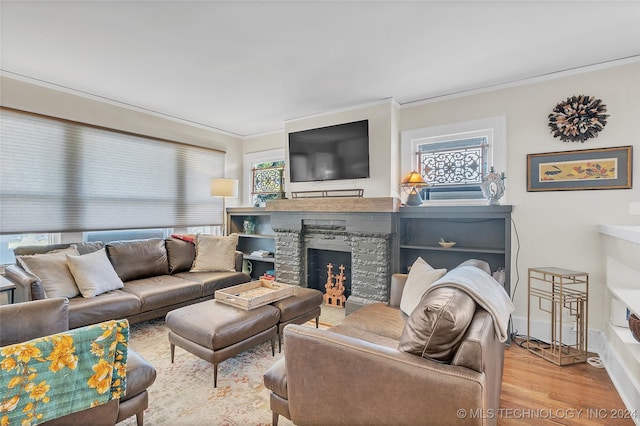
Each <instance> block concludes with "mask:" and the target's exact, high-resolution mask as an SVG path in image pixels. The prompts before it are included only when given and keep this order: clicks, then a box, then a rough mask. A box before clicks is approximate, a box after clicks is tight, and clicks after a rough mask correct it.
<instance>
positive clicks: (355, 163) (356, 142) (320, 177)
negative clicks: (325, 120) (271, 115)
mask: <svg viewBox="0 0 640 426" xmlns="http://www.w3.org/2000/svg"><path fill="white" fill-rule="evenodd" d="M289 173H290V180H291V182H311V181H325V180H339V179H362V178H368V177H369V121H368V120H362V121H355V122H353V123H345V124H337V125H335V126H328V127H321V128H318V129H310V130H303V131H300V132H292V133H289Z"/></svg>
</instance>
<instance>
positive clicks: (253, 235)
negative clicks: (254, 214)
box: [238, 233, 276, 240]
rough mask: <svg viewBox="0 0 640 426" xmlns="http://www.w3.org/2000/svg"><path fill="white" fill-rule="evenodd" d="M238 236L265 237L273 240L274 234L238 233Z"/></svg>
mask: <svg viewBox="0 0 640 426" xmlns="http://www.w3.org/2000/svg"><path fill="white" fill-rule="evenodd" d="M238 236H239V237H241V238H267V239H271V240H273V239H274V238H275V237H276V236H275V235H266V234H242V233H240V234H238Z"/></svg>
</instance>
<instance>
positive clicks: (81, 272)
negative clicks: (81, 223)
mask: <svg viewBox="0 0 640 426" xmlns="http://www.w3.org/2000/svg"><path fill="white" fill-rule="evenodd" d="M67 262H68V263H69V270H71V273H72V274H73V277H74V278H75V280H76V283H77V284H78V288H79V289H80V293H82V296H83V297H95V296H97V295H99V294H102V293H106V292H107V291H111V290H117V289H119V288H122V287H124V284H123V283H122V280H121V279H120V277H119V276H118V274H116V270H115V269H113V265H111V262H109V258H108V257H107V251H106V250H105V249H104V248H101V249H100V250H98V251H94V252H93V253H89V254H84V255H82V256H74V255H67Z"/></svg>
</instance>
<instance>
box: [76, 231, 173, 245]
mask: <svg viewBox="0 0 640 426" xmlns="http://www.w3.org/2000/svg"><path fill="white" fill-rule="evenodd" d="M170 234H171V232H170V230H169V229H121V230H113V231H93V232H85V234H84V240H85V241H89V242H94V241H102V242H103V243H110V242H113V241H127V240H145V239H147V238H167V237H168V236H169V235H170Z"/></svg>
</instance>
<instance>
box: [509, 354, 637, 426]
mask: <svg viewBox="0 0 640 426" xmlns="http://www.w3.org/2000/svg"><path fill="white" fill-rule="evenodd" d="M639 410H640V407H639ZM630 415H631V413H629V411H628V410H627V409H626V408H625V406H624V403H623V402H622V400H621V399H620V396H619V395H618V392H617V391H616V389H615V387H614V386H613V383H611V379H610V378H609V375H608V374H607V371H606V370H605V369H603V368H596V367H592V366H591V365H589V364H587V363H580V364H575V365H567V366H564V367H560V366H557V365H555V364H553V363H551V362H549V361H546V360H544V359H542V358H540V357H539V356H537V355H534V354H532V353H531V352H529V351H528V350H526V349H524V348H521V347H520V346H518V345H517V344H512V345H511V346H510V347H508V348H507V350H506V352H505V361H504V372H503V375H502V394H501V397H500V412H499V413H498V416H497V418H498V425H522V424H527V425H559V424H561V425H630V426H633V425H634V422H633V420H631V419H630V418H629V417H630ZM636 415H639V416H640V412H638V413H637V414H636ZM616 417H618V418H616ZM619 417H623V418H619ZM624 417H626V418H624Z"/></svg>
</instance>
